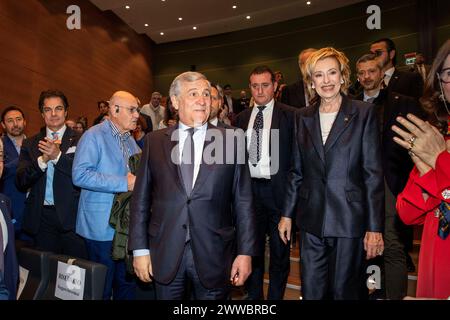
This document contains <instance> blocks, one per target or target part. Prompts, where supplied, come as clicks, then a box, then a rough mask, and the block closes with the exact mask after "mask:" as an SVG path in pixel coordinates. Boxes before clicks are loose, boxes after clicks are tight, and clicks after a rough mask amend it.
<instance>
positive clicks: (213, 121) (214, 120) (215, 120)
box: [209, 117, 219, 127]
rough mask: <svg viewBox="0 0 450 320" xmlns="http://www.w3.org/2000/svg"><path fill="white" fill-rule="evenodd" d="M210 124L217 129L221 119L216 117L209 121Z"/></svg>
mask: <svg viewBox="0 0 450 320" xmlns="http://www.w3.org/2000/svg"><path fill="white" fill-rule="evenodd" d="M209 123H211V124H212V125H213V126H216V127H217V125H218V124H219V118H217V117H215V118H214V119H211V120H209Z"/></svg>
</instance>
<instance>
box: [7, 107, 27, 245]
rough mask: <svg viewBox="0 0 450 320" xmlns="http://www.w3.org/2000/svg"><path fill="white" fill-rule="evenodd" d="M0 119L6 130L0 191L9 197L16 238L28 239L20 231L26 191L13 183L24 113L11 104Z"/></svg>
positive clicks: (23, 137) (23, 135)
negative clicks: (20, 189)
mask: <svg viewBox="0 0 450 320" xmlns="http://www.w3.org/2000/svg"><path fill="white" fill-rule="evenodd" d="M1 120H2V127H3V129H4V130H5V131H6V134H5V135H4V136H3V137H2V142H3V152H4V155H3V159H4V171H3V176H2V179H1V180H2V186H1V188H2V189H1V191H2V192H3V193H4V194H5V195H6V196H7V197H9V198H10V199H11V203H12V217H13V219H14V220H15V223H14V230H15V235H16V238H17V239H20V240H25V241H30V240H31V239H30V237H28V236H27V235H26V234H25V233H23V232H22V223H23V211H24V208H25V197H26V192H22V191H19V190H17V187H16V183H15V181H16V171H17V165H18V164H19V154H20V148H21V147H22V143H23V141H24V140H25V134H24V130H25V127H26V120H25V115H24V113H23V111H22V110H21V109H20V108H18V107H16V106H11V107H8V108H6V109H5V110H3V112H2V117H1Z"/></svg>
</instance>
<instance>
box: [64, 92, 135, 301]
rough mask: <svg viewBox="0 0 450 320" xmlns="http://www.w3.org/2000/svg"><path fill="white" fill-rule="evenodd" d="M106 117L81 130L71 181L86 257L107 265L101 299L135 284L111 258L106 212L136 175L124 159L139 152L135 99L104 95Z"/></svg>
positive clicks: (124, 293) (122, 295) (130, 293)
mask: <svg viewBox="0 0 450 320" xmlns="http://www.w3.org/2000/svg"><path fill="white" fill-rule="evenodd" d="M108 112H109V119H108V120H105V121H103V122H102V123H101V124H99V125H96V126H94V127H92V128H91V129H89V130H88V131H86V132H85V133H84V134H83V136H82V138H81V139H80V143H79V144H78V151H77V153H76V155H75V160H74V164H73V171H72V176H73V183H74V184H75V185H76V186H78V187H80V188H81V196H80V204H79V207H78V217H77V229H76V230H77V233H78V234H79V235H81V236H82V237H84V238H85V240H86V247H87V251H88V256H89V260H92V261H95V262H98V263H102V264H104V265H106V266H107V267H108V273H107V276H106V282H105V290H104V293H103V298H104V299H105V300H109V299H110V298H111V295H112V296H113V298H114V299H115V300H119V299H120V300H122V299H134V298H135V289H136V283H135V281H134V279H133V277H132V276H131V275H127V273H126V267H125V263H124V261H115V260H112V257H111V247H112V240H113V236H114V229H113V228H112V227H111V226H110V225H109V217H110V213H111V208H112V205H113V200H114V196H115V194H116V193H120V192H126V191H132V190H133V188H134V181H135V179H136V177H135V176H134V175H133V174H131V173H130V170H129V168H128V159H129V157H130V156H132V155H134V154H136V153H138V152H139V151H140V149H139V147H138V146H137V144H136V142H135V141H134V138H133V136H132V135H131V132H130V131H133V130H134V129H136V124H137V120H138V118H139V107H138V100H137V98H136V97H135V96H133V95H132V94H131V93H129V92H125V91H118V92H116V93H114V94H113V96H112V97H111V99H110V100H109V111H108Z"/></svg>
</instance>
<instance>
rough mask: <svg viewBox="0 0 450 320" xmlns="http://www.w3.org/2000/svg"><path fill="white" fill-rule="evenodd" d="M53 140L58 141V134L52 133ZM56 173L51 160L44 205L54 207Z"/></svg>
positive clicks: (48, 164)
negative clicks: (54, 178) (54, 175)
mask: <svg viewBox="0 0 450 320" xmlns="http://www.w3.org/2000/svg"><path fill="white" fill-rule="evenodd" d="M52 137H53V140H58V132H52ZM54 172H55V168H54V165H53V162H52V161H51V160H49V161H48V162H47V182H46V185H45V199H44V205H47V206H53V205H54V204H55V201H54V199H53V174H54Z"/></svg>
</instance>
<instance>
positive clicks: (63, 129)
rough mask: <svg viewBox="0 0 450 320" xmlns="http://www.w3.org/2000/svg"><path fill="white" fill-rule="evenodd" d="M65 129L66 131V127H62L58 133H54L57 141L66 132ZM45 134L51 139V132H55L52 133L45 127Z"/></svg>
mask: <svg viewBox="0 0 450 320" xmlns="http://www.w3.org/2000/svg"><path fill="white" fill-rule="evenodd" d="M66 129H67V127H66V125H63V126H62V127H61V128H60V129H59V130H58V131H56V132H57V133H58V139H59V140H61V139H62V137H63V135H64V133H65V132H66ZM45 132H46V134H47V137H51V138H52V139H53V136H52V132H55V131H52V130H50V129H49V128H48V127H45Z"/></svg>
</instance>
